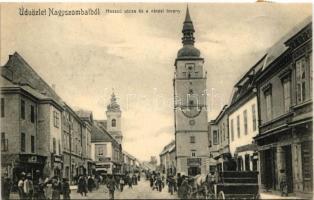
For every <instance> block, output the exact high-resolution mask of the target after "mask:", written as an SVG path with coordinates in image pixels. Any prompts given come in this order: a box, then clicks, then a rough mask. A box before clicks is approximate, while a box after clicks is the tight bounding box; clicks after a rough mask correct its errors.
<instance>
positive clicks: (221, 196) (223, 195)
mask: <svg viewBox="0 0 314 200" xmlns="http://www.w3.org/2000/svg"><path fill="white" fill-rule="evenodd" d="M218 199H226V198H225V193H224V192H223V191H220V192H219V194H218Z"/></svg>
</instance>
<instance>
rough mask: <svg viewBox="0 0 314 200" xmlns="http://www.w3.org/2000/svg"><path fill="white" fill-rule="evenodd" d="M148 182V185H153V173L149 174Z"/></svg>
mask: <svg viewBox="0 0 314 200" xmlns="http://www.w3.org/2000/svg"><path fill="white" fill-rule="evenodd" d="M149 182H150V187H151V188H152V187H154V178H153V175H150V177H149Z"/></svg>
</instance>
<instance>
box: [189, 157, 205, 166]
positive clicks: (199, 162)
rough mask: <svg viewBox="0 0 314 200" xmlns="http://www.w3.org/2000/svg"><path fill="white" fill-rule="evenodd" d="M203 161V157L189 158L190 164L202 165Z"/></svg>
mask: <svg viewBox="0 0 314 200" xmlns="http://www.w3.org/2000/svg"><path fill="white" fill-rule="evenodd" d="M201 163H202V159H201V158H188V159H187V164H188V166H200V165H201Z"/></svg>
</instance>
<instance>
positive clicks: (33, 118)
mask: <svg viewBox="0 0 314 200" xmlns="http://www.w3.org/2000/svg"><path fill="white" fill-rule="evenodd" d="M31 122H32V123H34V122H35V109H34V106H33V105H31Z"/></svg>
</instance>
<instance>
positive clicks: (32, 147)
mask: <svg viewBox="0 0 314 200" xmlns="http://www.w3.org/2000/svg"><path fill="white" fill-rule="evenodd" d="M31 152H32V153H35V136H33V135H32V136H31Z"/></svg>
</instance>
